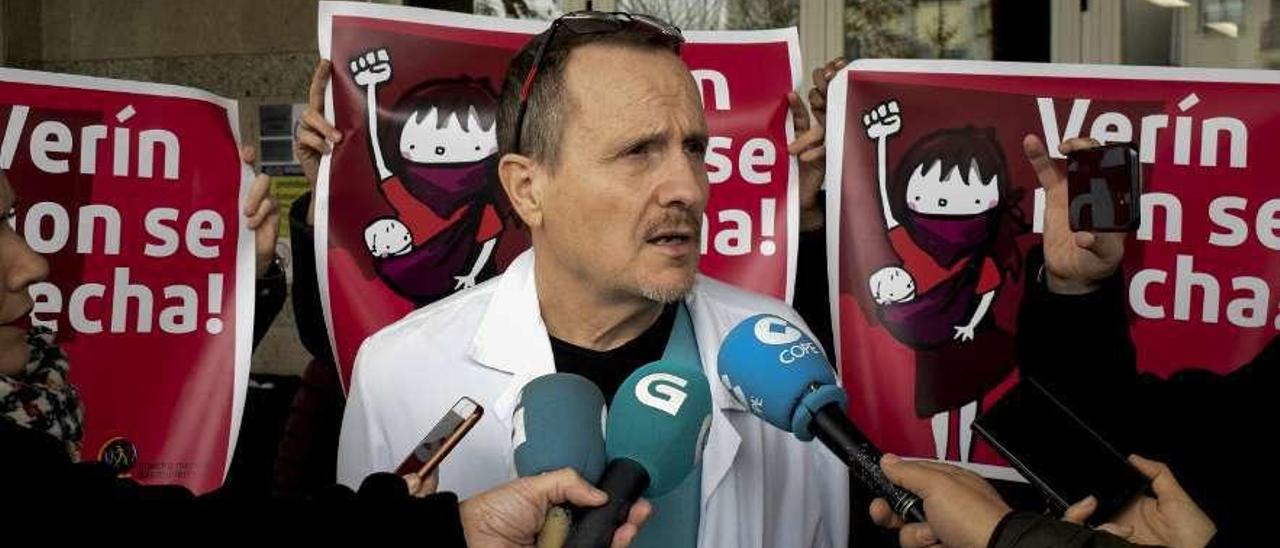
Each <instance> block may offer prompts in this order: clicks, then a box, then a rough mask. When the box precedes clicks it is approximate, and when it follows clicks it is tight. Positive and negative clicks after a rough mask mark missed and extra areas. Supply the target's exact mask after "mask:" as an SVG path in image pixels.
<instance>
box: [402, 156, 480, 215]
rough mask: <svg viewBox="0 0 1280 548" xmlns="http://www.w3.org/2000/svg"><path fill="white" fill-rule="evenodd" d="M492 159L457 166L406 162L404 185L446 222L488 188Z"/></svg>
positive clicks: (403, 168)
mask: <svg viewBox="0 0 1280 548" xmlns="http://www.w3.org/2000/svg"><path fill="white" fill-rule="evenodd" d="M490 169H492V167H491V164H490V162H489V160H488V159H485V160H480V161H478V162H459V163H453V164H420V163H416V162H410V161H408V160H405V162H404V165H403V166H402V170H403V171H402V172H403V173H404V177H405V180H403V181H402V182H403V183H404V186H405V188H406V189H408V190H409V193H410V194H413V196H414V197H415V198H417V199H418V200H419V201H421V202H422V203H423V204H425V205H426V206H427V207H429V208H431V210H432V211H434V212H435V213H436V215H439V216H440V217H443V218H448V217H449V216H451V215H452V214H453V212H455V211H457V210H458V208H459V207H461V206H462V205H463V204H465V203H467V201H468V200H470V199H471V198H472V197H473V196H475V195H476V194H478V193H480V192H483V191H484V190H485V187H486V185H487V184H488V178H489V170H490Z"/></svg>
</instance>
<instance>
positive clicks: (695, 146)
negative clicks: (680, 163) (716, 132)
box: [684, 141, 707, 156]
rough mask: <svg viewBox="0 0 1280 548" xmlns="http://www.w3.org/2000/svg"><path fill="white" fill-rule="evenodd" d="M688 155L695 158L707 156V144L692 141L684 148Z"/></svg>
mask: <svg viewBox="0 0 1280 548" xmlns="http://www.w3.org/2000/svg"><path fill="white" fill-rule="evenodd" d="M684 148H685V150H686V151H688V152H689V154H693V155H696V156H705V155H706V154H707V144H706V143H703V142H702V141H693V142H690V143H688V144H686V145H685V146H684Z"/></svg>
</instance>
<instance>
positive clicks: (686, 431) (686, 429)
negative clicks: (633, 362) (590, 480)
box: [565, 360, 711, 548]
mask: <svg viewBox="0 0 1280 548" xmlns="http://www.w3.org/2000/svg"><path fill="white" fill-rule="evenodd" d="M710 427H711V388H710V387H709V386H708V385H707V379H706V377H705V376H703V374H702V372H701V371H695V370H691V369H690V368H689V367H688V366H683V365H679V364H676V363H673V362H669V361H665V360H663V361H658V362H654V363H651V364H649V365H646V366H644V367H641V368H639V369H637V370H635V372H633V373H632V374H631V376H629V377H627V380H626V381H624V382H623V383H622V387H620V388H619V389H618V393H617V394H616V395H615V396H614V397H613V405H611V406H610V408H609V417H608V419H607V421H606V427H605V454H606V455H607V457H608V459H609V462H608V464H607V465H606V466H605V469H604V474H603V475H602V476H601V477H600V482H599V483H597V484H596V486H597V487H599V488H600V489H601V490H602V491H604V492H605V493H606V494H608V495H609V502H607V503H605V505H604V506H600V507H597V508H590V509H587V510H585V511H584V512H583V513H582V515H581V516H580V517H579V518H578V519H577V520H575V523H574V530H573V533H572V534H571V535H570V537H569V540H568V542H567V543H566V544H565V546H566V548H606V547H608V546H609V543H610V542H611V541H612V540H613V533H614V531H616V530H617V528H618V527H619V526H621V525H622V524H623V523H625V522H626V519H627V514H628V513H629V512H630V511H631V505H632V504H634V503H635V502H636V500H639V498H640V497H641V496H645V497H649V498H656V497H660V496H662V495H664V494H666V493H668V492H669V491H671V490H672V489H675V488H676V486H678V485H680V482H681V481H683V480H684V479H685V477H686V476H688V475H689V474H690V473H691V472H692V471H693V470H694V469H696V468H697V465H698V462H699V461H700V460H701V458H702V448H703V446H704V445H705V444H706V439H707V432H708V431H709V429H710Z"/></svg>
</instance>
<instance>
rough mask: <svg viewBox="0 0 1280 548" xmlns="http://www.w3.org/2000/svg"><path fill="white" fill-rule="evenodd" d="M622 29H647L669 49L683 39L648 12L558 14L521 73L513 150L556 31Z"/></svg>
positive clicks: (582, 33)
mask: <svg viewBox="0 0 1280 548" xmlns="http://www.w3.org/2000/svg"><path fill="white" fill-rule="evenodd" d="M623 30H639V31H642V32H645V33H648V34H649V35H650V36H651V38H652V40H654V41H655V42H657V43H660V44H663V45H666V46H669V47H670V48H671V49H672V50H678V49H679V47H680V44H683V43H684V34H682V33H681V32H680V28H679V27H677V26H675V25H672V24H671V23H668V22H666V21H663V20H661V19H658V18H656V17H650V16H648V15H642V14H635V13H626V12H620V11H609V12H606V11H575V12H573V13H566V14H564V15H562V16H560V17H559V18H558V19H556V20H555V21H553V22H552V23H551V28H549V29H547V35H546V38H544V39H543V40H542V43H540V44H538V51H537V52H536V53H534V55H533V64H532V65H531V66H530V68H529V74H528V75H526V76H525V77H524V83H523V84H521V86H520V110H519V111H517V114H516V136H515V146H514V147H512V150H514V151H515V152H517V153H519V152H520V142H521V136H522V135H524V115H525V112H526V111H528V109H529V96H530V95H531V92H532V91H533V83H534V79H535V78H536V77H537V75H538V70H539V69H540V68H542V61H543V59H544V58H545V56H546V53H547V46H548V45H549V44H551V41H552V40H554V39H555V37H556V34H557V33H558V32H561V31H565V32H569V33H572V34H575V35H578V36H585V35H591V34H609V33H614V32H621V31H623Z"/></svg>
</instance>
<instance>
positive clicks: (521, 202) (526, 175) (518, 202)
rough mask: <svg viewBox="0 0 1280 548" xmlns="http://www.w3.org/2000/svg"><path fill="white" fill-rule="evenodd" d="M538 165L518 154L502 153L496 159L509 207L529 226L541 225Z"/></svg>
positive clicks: (499, 177)
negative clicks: (498, 158) (500, 157)
mask: <svg viewBox="0 0 1280 548" xmlns="http://www.w3.org/2000/svg"><path fill="white" fill-rule="evenodd" d="M537 167H538V165H537V163H536V162H534V161H533V159H532V158H530V157H528V156H524V155H520V154H504V155H502V159H500V160H498V179H499V180H501V181H502V190H504V191H506V193H507V199H508V200H510V201H511V207H512V208H514V209H515V210H516V214H517V215H519V216H520V220H522V221H524V224H525V225H526V226H528V227H529V228H535V227H538V226H541V225H542V193H541V192H540V189H539V188H538V185H537V184H535V183H536V178H535V175H536V174H537V172H538V169H537Z"/></svg>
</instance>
